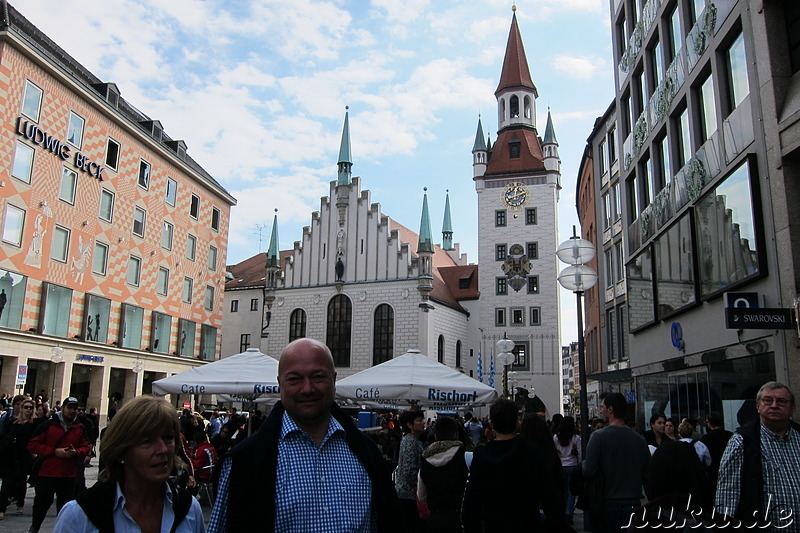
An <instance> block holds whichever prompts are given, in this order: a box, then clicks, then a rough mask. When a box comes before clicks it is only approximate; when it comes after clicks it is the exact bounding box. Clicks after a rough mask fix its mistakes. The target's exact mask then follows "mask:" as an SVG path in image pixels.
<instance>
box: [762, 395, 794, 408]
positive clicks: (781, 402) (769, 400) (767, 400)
mask: <svg viewBox="0 0 800 533" xmlns="http://www.w3.org/2000/svg"><path fill="white" fill-rule="evenodd" d="M761 403H763V404H764V405H772V404H775V405H777V406H778V407H786V406H787V405H789V399H788V398H773V397H771V396H764V397H763V398H761Z"/></svg>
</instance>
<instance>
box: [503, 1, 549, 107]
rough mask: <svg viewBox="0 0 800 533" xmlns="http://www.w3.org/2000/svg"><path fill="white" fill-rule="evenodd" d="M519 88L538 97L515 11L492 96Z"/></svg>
mask: <svg viewBox="0 0 800 533" xmlns="http://www.w3.org/2000/svg"><path fill="white" fill-rule="evenodd" d="M515 7H516V6H515ZM519 88H525V89H532V90H533V91H534V93H536V96H537V97H538V96H539V94H538V91H537V90H536V86H535V85H534V84H533V79H531V71H530V68H528V58H527V57H526V56H525V47H524V46H522V36H521V35H520V33H519V26H518V25H517V10H516V9H515V10H514V15H513V16H512V18H511V29H510V30H509V31H508V43H506V56H505V58H504V59H503V70H502V73H501V74H500V83H499V84H498V85H497V90H496V91H495V92H494V95H495V96H500V93H501V92H503V91H506V90H508V89H519Z"/></svg>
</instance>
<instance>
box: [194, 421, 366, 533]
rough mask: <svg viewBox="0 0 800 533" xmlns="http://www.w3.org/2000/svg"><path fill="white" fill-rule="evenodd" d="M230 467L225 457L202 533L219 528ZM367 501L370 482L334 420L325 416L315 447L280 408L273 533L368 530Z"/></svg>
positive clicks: (218, 532)
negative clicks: (324, 430)
mask: <svg viewBox="0 0 800 533" xmlns="http://www.w3.org/2000/svg"><path fill="white" fill-rule="evenodd" d="M230 471H231V459H230V458H227V459H226V460H225V462H224V463H223V466H222V473H221V475H220V480H219V484H218V486H217V497H216V501H215V502H214V509H213V510H212V512H211V520H210V522H209V525H208V533H223V532H224V531H225V526H226V522H227V516H226V511H227V507H228V482H229V476H230ZM371 502H372V481H371V480H370V478H369V476H368V475H367V471H366V470H365V469H364V467H363V466H362V465H361V463H359V462H358V459H357V458H356V456H355V455H354V454H353V452H352V451H351V450H350V448H349V447H348V446H347V442H346V441H345V431H344V428H342V426H341V425H340V424H339V422H338V421H337V420H336V419H335V418H333V417H331V419H330V422H329V423H328V431H327V433H326V434H325V437H324V438H323V440H322V445H321V446H320V447H319V448H317V445H316V444H315V443H314V441H313V440H312V439H311V437H309V436H308V434H307V433H305V432H304V431H303V430H302V429H300V428H299V427H298V426H297V424H295V422H294V420H292V418H291V417H290V416H289V414H288V413H284V414H283V420H282V424H281V433H280V440H279V441H278V468H277V479H276V487H275V532H276V533H283V532H289V531H309V532H312V531H313V532H320V533H328V532H329V533H338V532H345V531H347V532H353V533H368V532H371V531H374V530H375V527H374V524H375V517H374V516H373V513H372V507H371ZM254 503H256V504H257V502H254Z"/></svg>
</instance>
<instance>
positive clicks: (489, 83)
mask: <svg viewBox="0 0 800 533" xmlns="http://www.w3.org/2000/svg"><path fill="white" fill-rule="evenodd" d="M11 3H12V5H14V6H15V7H16V8H17V9H18V10H19V11H20V12H21V13H22V14H23V15H24V16H25V17H26V18H28V20H30V21H31V22H32V23H33V24H34V25H35V26H37V27H38V28H39V29H40V30H42V31H43V32H44V33H46V34H47V35H48V36H50V38H51V39H53V40H54V41H55V42H56V43H58V44H59V45H60V46H61V47H62V48H64V49H65V50H66V51H67V53H69V54H70V55H71V56H73V57H74V58H75V59H76V60H77V61H78V62H80V63H81V64H82V65H84V66H85V67H86V68H88V69H89V70H90V71H91V72H92V73H94V74H95V75H96V76H97V77H99V78H101V79H102V80H104V81H108V82H114V83H116V84H117V85H118V87H119V89H120V92H121V95H122V97H123V98H125V99H126V100H127V101H128V102H130V103H131V104H133V105H134V106H135V107H136V108H137V109H139V110H140V111H142V112H143V113H144V114H146V115H148V116H149V117H150V118H152V119H155V120H160V121H161V122H162V124H163V126H164V130H165V132H166V133H167V134H168V135H169V136H170V137H171V138H173V139H183V140H184V141H185V142H186V143H187V145H188V153H189V155H191V156H192V158H194V159H195V160H196V161H197V162H198V163H199V164H200V165H202V166H203V168H205V169H206V170H207V171H208V172H209V173H210V174H211V175H212V176H214V177H215V178H216V179H217V181H218V182H219V183H221V184H222V185H223V187H225V188H226V189H227V190H228V191H229V192H230V193H231V194H232V195H233V196H234V197H235V198H237V200H238V205H236V206H235V207H234V208H233V209H232V210H231V224H230V238H229V248H228V256H227V261H226V262H227V264H236V263H238V262H240V261H242V260H244V259H247V258H248V257H251V256H253V255H254V254H256V253H258V252H259V251H266V249H267V247H268V245H269V235H270V232H271V228H272V217H273V214H274V209H275V208H278V209H279V211H278V232H279V236H280V247H281V249H289V248H292V246H293V244H294V241H297V240H300V239H301V237H302V228H303V227H304V226H307V225H309V224H310V222H311V213H312V212H313V211H317V210H319V208H320V198H321V197H322V196H326V195H328V193H329V183H330V181H331V180H335V179H336V163H337V156H338V150H339V143H340V139H341V131H342V124H343V120H344V112H345V106H349V110H350V111H349V112H350V132H351V140H352V156H353V175H354V176H360V177H361V180H362V182H361V183H362V189H368V190H370V191H371V199H372V201H373V202H378V203H380V205H381V212H383V213H384V214H387V215H389V216H390V217H392V218H393V219H395V220H397V221H398V222H399V223H401V224H403V225H405V226H406V227H408V228H410V229H412V230H414V231H419V220H420V214H421V208H422V196H423V188H424V187H427V188H428V202H429V207H430V214H431V221H432V226H433V232H434V239H435V240H436V242H438V243H440V242H441V232H440V230H441V225H442V218H443V214H444V202H445V194H446V191H448V190H449V194H450V202H451V206H452V221H453V230H454V235H453V239H454V241H455V242H458V243H460V245H461V251H462V252H466V253H467V255H468V260H469V261H470V262H476V261H477V244H478V243H477V228H478V219H477V194H476V192H475V186H474V182H473V180H472V153H471V150H472V145H473V142H474V140H475V131H476V127H477V120H478V115H479V114H480V115H481V116H482V122H483V129H484V132H486V133H489V134H490V135H491V138H492V140H494V139H495V138H496V135H495V131H496V128H497V118H496V116H497V102H496V100H495V97H494V91H495V89H496V88H497V83H498V81H499V78H500V71H501V67H502V61H503V55H504V52H505V45H506V41H507V39H508V31H509V27H510V25H511V19H512V10H511V6H512V2H511V1H508V0H446V1H445V0H438V1H436V0H327V1H323V0H291V1H289V0H253V1H245V0H228V1H225V2H222V1H215V0H173V1H168V2H164V1H163V0H115V1H113V2H109V1H108V0H59V1H58V2H54V1H53V0H25V1H24V2H23V1H21V0H17V1H16V2H15V1H14V0H12V1H11ZM56 5H57V6H58V8H57V9H56V8H55V6H56ZM516 14H517V22H518V24H519V28H520V33H521V35H522V40H523V44H524V46H525V52H526V54H527V57H528V64H529V66H530V69H531V76H532V78H533V81H534V83H535V85H536V87H537V89H538V91H539V98H538V100H537V102H536V107H537V125H538V129H539V133H540V135H542V136H543V135H544V126H545V122H546V119H547V109H548V107H550V109H551V113H552V117H553V124H554V127H555V132H556V136H557V138H558V142H559V153H560V156H561V172H562V186H563V189H562V190H561V196H560V201H559V209H558V216H559V237H558V241H559V242H561V241H563V240H566V239H568V238H569V237H570V236H571V235H572V226H573V225H575V224H578V219H577V213H576V210H575V182H576V177H577V175H578V167H579V165H580V160H581V155H582V154H583V150H584V148H585V146H586V139H587V137H588V136H589V135H590V133H591V131H592V127H593V125H594V121H595V119H596V118H597V117H599V116H601V115H602V114H603V113H604V112H605V110H606V109H607V108H608V106H609V105H610V103H611V102H612V100H613V98H614V86H613V84H614V78H613V70H612V68H613V67H612V62H611V58H612V50H611V35H610V15H609V4H608V1H607V0H519V1H518V2H517V11H516ZM259 235H260V239H259ZM553 283H557V282H556V280H553ZM561 310H562V318H561V325H562V344H567V343H569V342H571V341H575V340H577V320H576V312H575V298H574V296H573V295H572V294H571V293H569V292H567V291H565V290H563V289H562V292H561Z"/></svg>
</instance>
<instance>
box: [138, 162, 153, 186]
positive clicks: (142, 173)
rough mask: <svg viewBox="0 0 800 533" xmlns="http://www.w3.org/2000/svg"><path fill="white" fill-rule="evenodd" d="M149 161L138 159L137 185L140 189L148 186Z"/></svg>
mask: <svg viewBox="0 0 800 533" xmlns="http://www.w3.org/2000/svg"><path fill="white" fill-rule="evenodd" d="M150 170H151V167H150V163H148V162H147V161H145V160H144V159H140V160H139V180H138V183H139V187H141V188H142V189H145V190H146V189H149V188H150Z"/></svg>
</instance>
